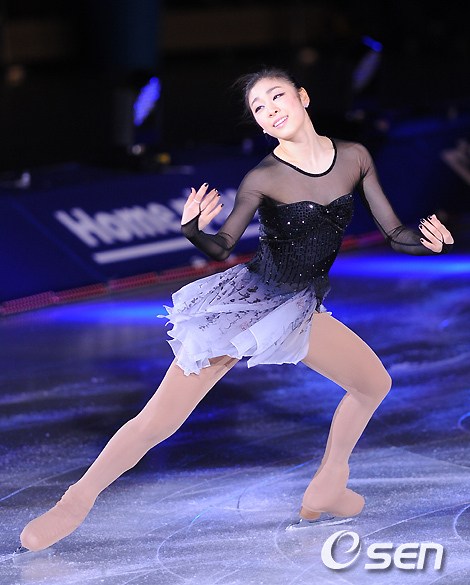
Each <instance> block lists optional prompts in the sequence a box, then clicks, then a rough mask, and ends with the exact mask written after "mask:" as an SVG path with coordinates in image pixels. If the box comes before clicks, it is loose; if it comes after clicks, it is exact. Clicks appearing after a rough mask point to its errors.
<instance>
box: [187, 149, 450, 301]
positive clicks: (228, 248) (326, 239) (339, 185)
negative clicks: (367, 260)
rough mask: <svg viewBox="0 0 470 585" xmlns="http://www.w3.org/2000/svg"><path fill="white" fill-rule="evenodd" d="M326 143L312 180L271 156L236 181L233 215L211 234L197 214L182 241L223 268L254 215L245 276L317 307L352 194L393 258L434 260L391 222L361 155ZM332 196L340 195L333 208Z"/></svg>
mask: <svg viewBox="0 0 470 585" xmlns="http://www.w3.org/2000/svg"><path fill="white" fill-rule="evenodd" d="M330 140H331V139H330ZM331 143H332V147H333V151H334V156H333V160H332V163H331V165H330V166H329V167H328V168H327V169H326V170H325V171H324V172H321V173H318V174H315V173H309V172H307V171H305V170H302V169H300V168H297V167H295V166H293V165H292V164H290V163H289V162H287V161H283V160H282V159H280V158H279V157H277V156H275V155H274V153H271V154H269V155H267V156H266V157H265V158H264V159H263V160H262V161H261V162H260V163H259V164H258V165H257V166H256V167H255V168H254V169H252V170H251V171H250V172H249V173H247V175H246V176H245V178H244V179H243V181H242V183H241V185H240V187H239V189H238V191H237V195H236V198H235V203H234V207H233V210H232V211H231V213H230V215H229V216H228V217H227V219H226V220H225V221H224V224H223V225H222V226H221V228H220V229H219V231H218V232H217V234H206V233H205V232H203V231H202V230H200V229H199V223H198V222H199V217H200V215H201V213H199V215H197V216H195V217H194V218H193V219H191V220H190V221H189V222H187V223H185V224H184V225H182V226H181V230H182V232H183V234H184V235H185V236H186V237H187V238H188V239H189V240H190V241H191V242H193V244H195V245H196V246H197V247H198V248H199V249H200V250H202V251H203V252H205V253H206V254H207V255H208V256H210V257H211V258H214V259H217V260H225V259H226V258H227V257H228V256H229V254H230V253H231V252H232V250H233V249H234V247H235V245H236V243H237V242H238V240H239V239H240V237H241V235H242V234H243V232H244V231H245V229H246V228H247V226H248V224H249V223H250V222H251V220H252V219H253V216H254V214H255V213H256V211H258V212H259V219H260V240H259V245H258V249H257V251H256V255H255V256H254V258H253V259H252V260H251V261H250V262H248V263H247V266H248V268H249V270H251V271H252V272H253V273H256V274H257V275H259V276H260V277H261V278H262V279H263V281H264V282H266V283H269V284H272V285H276V286H278V287H279V290H280V292H282V291H286V292H291V291H294V292H297V291H300V290H302V289H305V288H306V287H312V286H313V289H314V291H315V296H316V297H317V299H319V300H322V299H323V298H324V297H325V295H326V293H327V292H328V290H329V283H328V272H329V270H330V268H331V265H332V264H333V262H334V260H335V258H336V256H337V254H338V251H339V249H340V246H341V241H342V238H343V233H344V230H345V228H346V226H347V225H348V223H349V221H350V220H351V217H352V214H353V195H352V193H353V192H357V193H358V194H359V195H360V198H361V200H362V202H363V203H364V204H365V206H366V208H367V210H368V211H369V212H370V214H371V216H372V217H373V219H374V221H375V223H376V224H377V227H378V228H379V229H380V231H381V232H382V234H383V235H384V237H385V238H386V240H387V241H388V242H389V243H390V245H391V246H392V248H393V249H394V250H397V251H399V252H404V253H406V254H416V255H422V254H434V252H433V251H432V250H430V249H429V248H428V247H426V246H424V245H423V243H422V241H421V240H422V238H423V237H425V234H423V233H421V232H420V231H419V230H416V229H410V228H407V227H405V226H404V225H403V224H402V223H401V221H400V220H399V219H398V217H397V216H396V214H395V212H394V211H393V208H392V206H391V205H390V202H389V201H388V199H387V197H386V196H385V193H384V192H383V190H382V187H381V185H380V182H379V180H378V177H377V173H376V171H375V166H374V163H373V161H372V158H371V156H370V154H369V152H368V151H367V149H366V148H364V146H362V145H361V144H358V143H355V142H345V141H337V140H331ZM330 155H331V152H330ZM337 193H346V195H341V196H340V197H337V198H336V199H333V200H332V197H334V196H335V194H337ZM312 200H313V201H312ZM201 205H202V204H201ZM443 251H447V248H444V247H443Z"/></svg>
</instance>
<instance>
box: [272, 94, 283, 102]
mask: <svg viewBox="0 0 470 585" xmlns="http://www.w3.org/2000/svg"><path fill="white" fill-rule="evenodd" d="M283 95H284V94H283V93H277V94H276V95H275V96H274V97H273V100H275V99H277V98H278V97H282V96H283Z"/></svg>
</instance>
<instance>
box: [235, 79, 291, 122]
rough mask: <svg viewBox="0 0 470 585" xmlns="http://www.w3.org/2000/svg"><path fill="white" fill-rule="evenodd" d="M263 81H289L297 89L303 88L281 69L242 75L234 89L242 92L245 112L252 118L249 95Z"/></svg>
mask: <svg viewBox="0 0 470 585" xmlns="http://www.w3.org/2000/svg"><path fill="white" fill-rule="evenodd" d="M262 79H283V80H284V81H287V82H288V83H290V84H291V85H293V86H294V87H295V88H296V89H300V88H301V87H302V86H301V85H300V84H299V83H298V81H297V80H296V79H295V77H294V76H293V75H291V74H290V73H289V72H288V71H286V70H285V69H281V68H280V67H263V68H262V69H260V70H259V71H256V72H255V73H247V74H246V75H242V76H241V77H239V78H238V79H237V80H236V81H235V83H234V84H233V87H234V88H235V89H237V90H239V91H241V93H242V95H243V101H244V104H245V112H246V113H247V114H248V116H249V117H250V118H251V115H252V112H251V108H250V103H249V101H248V94H249V93H250V91H251V90H252V89H253V87H254V86H255V85H256V84H257V83H258V81H261V80H262Z"/></svg>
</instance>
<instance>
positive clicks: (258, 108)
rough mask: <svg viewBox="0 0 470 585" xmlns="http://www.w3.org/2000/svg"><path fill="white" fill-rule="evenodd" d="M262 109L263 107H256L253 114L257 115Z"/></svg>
mask: <svg viewBox="0 0 470 585" xmlns="http://www.w3.org/2000/svg"><path fill="white" fill-rule="evenodd" d="M262 107H263V106H257V107H256V108H255V114H257V113H258V112H259V111H260V110H261V108H262Z"/></svg>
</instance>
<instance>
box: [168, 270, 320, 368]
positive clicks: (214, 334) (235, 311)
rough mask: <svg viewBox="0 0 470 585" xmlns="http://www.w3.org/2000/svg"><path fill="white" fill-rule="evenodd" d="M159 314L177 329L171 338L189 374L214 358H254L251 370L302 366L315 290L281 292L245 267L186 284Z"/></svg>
mask: <svg viewBox="0 0 470 585" xmlns="http://www.w3.org/2000/svg"><path fill="white" fill-rule="evenodd" d="M172 301H173V307H167V306H166V305H164V307H165V309H166V311H167V314H166V315H158V317H162V318H165V319H168V322H167V323H166V325H169V324H170V323H171V324H172V325H173V327H172V329H171V330H170V331H169V332H168V335H169V336H170V337H171V338H172V339H171V340H168V343H169V344H170V346H171V348H172V350H173V353H174V354H175V357H176V362H177V364H178V365H179V366H180V367H181V368H182V369H183V371H184V373H185V375H187V376H189V374H191V373H195V374H197V373H199V371H200V370H201V368H204V367H207V366H210V362H209V358H212V357H217V356H221V355H228V356H231V357H236V358H239V359H241V358H242V357H249V358H250V359H249V360H248V361H247V366H248V367H252V366H255V365H258V364H284V363H294V364H296V363H298V362H299V361H300V360H301V359H303V358H304V357H305V356H306V354H307V351H308V340H309V333H310V326H311V319H312V314H313V313H314V311H315V309H316V310H317V311H320V312H326V309H325V307H324V306H323V305H321V306H320V307H319V308H318V307H317V304H318V302H317V299H316V297H315V294H314V291H313V287H312V288H305V289H303V290H301V291H299V292H281V290H280V288H279V287H276V286H274V285H270V284H266V283H265V282H263V280H262V278H261V277H260V276H259V275H258V274H257V273H256V272H253V271H251V270H249V269H248V268H247V266H246V264H237V265H236V266H233V267H232V268H229V269H227V270H225V271H223V272H219V273H217V274H212V275H210V276H207V277H205V278H201V279H199V280H196V281H194V282H191V283H189V284H187V285H186V286H184V287H182V288H181V289H179V290H178V291H176V292H175V293H174V294H173V295H172Z"/></svg>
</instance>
